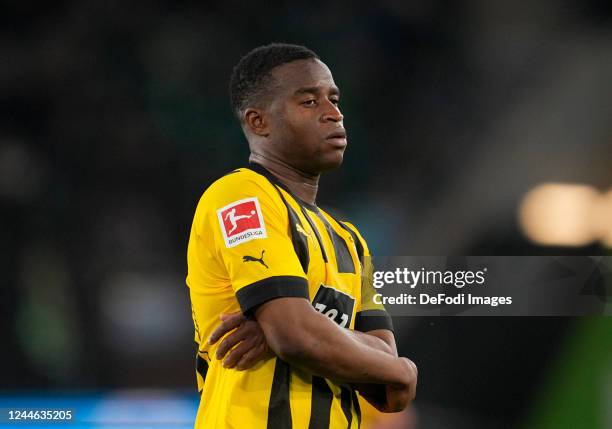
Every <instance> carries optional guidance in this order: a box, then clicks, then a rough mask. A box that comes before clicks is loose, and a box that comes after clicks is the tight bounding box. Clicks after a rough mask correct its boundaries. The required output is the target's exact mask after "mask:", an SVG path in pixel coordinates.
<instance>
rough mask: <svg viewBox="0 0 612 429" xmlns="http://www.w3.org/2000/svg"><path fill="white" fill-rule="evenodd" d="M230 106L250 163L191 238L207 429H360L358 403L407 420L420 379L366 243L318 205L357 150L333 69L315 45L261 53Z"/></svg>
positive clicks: (243, 67)
mask: <svg viewBox="0 0 612 429" xmlns="http://www.w3.org/2000/svg"><path fill="white" fill-rule="evenodd" d="M230 96H231V97H230V98H231V102H232V107H233V110H234V112H235V114H236V116H237V118H238V120H239V122H240V125H241V127H242V130H243V131H244V134H245V136H246V138H247V140H248V143H249V148H250V151H251V155H250V158H249V161H250V163H249V164H248V165H247V166H245V167H243V168H238V169H236V170H234V171H232V172H231V173H229V174H227V175H225V176H223V177H221V178H220V179H218V180H217V181H216V182H214V183H213V184H212V185H211V186H210V187H209V188H208V189H207V190H206V191H205V192H204V195H203V196H202V198H201V199H200V202H199V204H198V207H197V209H196V213H195V216H194V220H193V225H192V228H191V235H190V238H189V246H188V251H187V258H188V275H187V284H188V286H189V289H190V297H191V304H192V313H193V319H194V326H195V340H196V342H197V343H198V354H197V380H198V388H199V390H200V392H201V400H200V406H199V409H198V414H197V418H196V424H195V427H196V428H239V429H242V428H252V429H260V428H271V429H284V428H309V429H314V428H325V429H327V428H331V429H336V428H358V427H359V425H360V420H361V416H360V409H359V402H358V400H357V394H356V392H357V391H359V393H360V394H362V395H363V396H364V397H365V398H366V399H367V400H368V401H369V402H370V403H371V404H373V405H374V406H375V407H376V408H378V409H379V410H381V411H384V412H396V411H400V410H402V409H404V408H405V407H406V406H407V405H408V404H409V403H410V402H411V401H412V399H413V398H414V396H415V391H416V381H417V370H416V366H415V365H414V363H412V362H411V361H410V360H409V359H406V358H401V357H398V356H397V351H396V345H395V339H394V336H393V331H392V325H391V319H390V317H389V316H388V315H387V314H386V312H385V311H384V308H383V307H382V306H377V305H375V304H374V303H373V302H372V299H371V297H372V294H373V289H372V286H371V272H372V266H371V264H370V259H369V256H370V255H369V251H368V247H367V244H366V242H365V240H364V239H363V237H362V236H361V235H360V233H359V232H358V230H357V229H356V228H355V227H354V226H353V225H351V224H350V223H347V222H341V221H338V220H337V219H335V218H334V217H333V216H331V215H330V214H328V213H326V212H325V211H324V210H322V209H321V208H320V207H318V206H317V205H316V194H317V188H318V183H319V176H320V174H321V173H323V172H325V171H328V170H330V169H333V168H335V167H338V166H339V165H340V164H341V162H342V158H343V155H344V150H345V148H346V145H347V138H346V132H345V130H344V127H343V116H342V114H341V113H340V109H339V100H340V91H339V89H338V87H337V86H336V84H335V83H334V80H333V78H332V74H331V72H330V70H329V69H328V67H327V66H326V65H325V64H324V63H323V62H321V60H320V59H319V57H318V56H317V55H316V54H315V53H314V52H312V51H311V50H309V49H307V48H305V47H303V46H297V45H288V44H271V45H267V46H262V47H259V48H256V49H254V50H253V51H251V52H250V53H248V54H247V55H246V56H244V57H243V58H242V59H241V60H240V61H239V62H238V64H237V65H236V66H235V68H234V70H233V73H232V77H231V80H230ZM238 311H240V312H241V313H242V315H236V314H231V313H236V312H238ZM221 315H224V316H221ZM243 315H244V316H243ZM220 316H221V319H222V322H221V326H219V327H218V328H217V326H218V324H219V318H220ZM215 328H217V329H216V330H215ZM234 328H237V329H235V330H234ZM230 331H231V332H230ZM211 335H212V338H211ZM221 336H223V340H222V341H218V340H219V339H220V337H221ZM268 350H269V351H268Z"/></svg>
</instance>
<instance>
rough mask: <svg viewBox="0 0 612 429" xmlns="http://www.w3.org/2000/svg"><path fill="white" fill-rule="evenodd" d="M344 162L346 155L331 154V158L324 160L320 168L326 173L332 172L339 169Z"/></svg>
mask: <svg viewBox="0 0 612 429" xmlns="http://www.w3.org/2000/svg"><path fill="white" fill-rule="evenodd" d="M343 160H344V153H339V154H330V156H329V157H327V158H326V159H324V160H322V162H321V163H320V168H319V170H320V171H321V172H322V173H324V172H326V171H330V170H333V169H335V168H338V167H340V166H341V165H342V161H343Z"/></svg>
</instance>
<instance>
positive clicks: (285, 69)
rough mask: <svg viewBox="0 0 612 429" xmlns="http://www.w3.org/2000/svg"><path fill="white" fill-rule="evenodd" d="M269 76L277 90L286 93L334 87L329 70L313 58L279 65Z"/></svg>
mask: <svg viewBox="0 0 612 429" xmlns="http://www.w3.org/2000/svg"><path fill="white" fill-rule="evenodd" d="M271 75H272V77H273V78H274V80H275V83H276V86H277V88H279V89H280V90H281V91H282V92H287V93H293V92H294V91H297V90H298V89H300V88H310V87H319V88H321V89H322V90H325V89H327V88H330V87H335V86H336V85H335V83H334V78H333V76H332V74H331V71H330V70H329V68H328V67H327V66H326V65H325V64H324V63H323V62H321V61H319V60H317V59H314V58H313V59H307V60H297V61H292V62H290V63H287V64H283V65H280V66H278V67H276V68H275V69H273V70H272V72H271Z"/></svg>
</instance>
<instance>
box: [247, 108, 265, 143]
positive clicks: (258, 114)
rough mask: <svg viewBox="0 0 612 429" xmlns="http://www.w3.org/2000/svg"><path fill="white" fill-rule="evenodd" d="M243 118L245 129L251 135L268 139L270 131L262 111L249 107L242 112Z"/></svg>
mask: <svg viewBox="0 0 612 429" xmlns="http://www.w3.org/2000/svg"><path fill="white" fill-rule="evenodd" d="M243 118H244V123H245V125H246V128H247V129H249V130H250V131H251V132H252V133H253V134H256V135H258V136H261V137H268V135H269V134H270V130H269V127H268V121H266V118H265V115H264V112H263V111H262V110H260V109H255V108H252V107H249V108H247V109H246V110H245V111H244V116H243Z"/></svg>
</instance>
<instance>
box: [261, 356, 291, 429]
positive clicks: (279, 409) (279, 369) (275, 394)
mask: <svg viewBox="0 0 612 429" xmlns="http://www.w3.org/2000/svg"><path fill="white" fill-rule="evenodd" d="M290 380H291V369H290V367H289V364H288V363H286V362H284V361H282V360H280V359H279V358H276V365H275V367H274V379H273V380H272V389H271V391H270V402H269V403H268V426H267V427H268V429H291V427H292V422H291V406H290V403H289V382H290Z"/></svg>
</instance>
